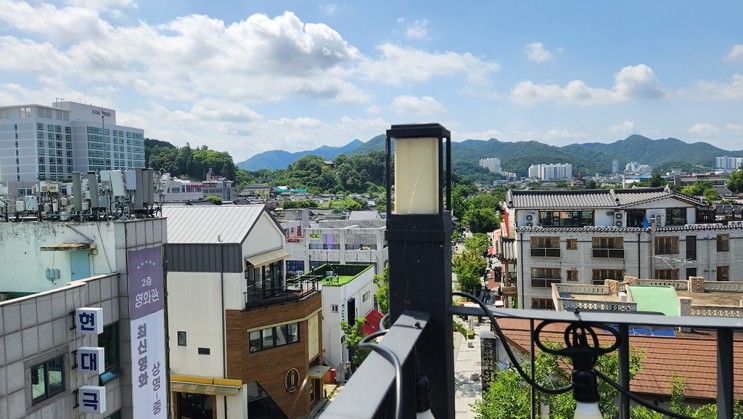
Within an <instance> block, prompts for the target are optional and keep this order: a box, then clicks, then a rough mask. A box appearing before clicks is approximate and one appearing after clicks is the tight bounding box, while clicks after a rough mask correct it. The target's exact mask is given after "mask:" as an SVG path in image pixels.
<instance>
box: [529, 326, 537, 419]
mask: <svg viewBox="0 0 743 419" xmlns="http://www.w3.org/2000/svg"><path fill="white" fill-rule="evenodd" d="M529 337H530V341H529V344H530V345H531V348H530V351H529V375H530V376H531V381H532V382H535V381H536V380H535V378H534V373H535V370H536V368H535V367H536V365H535V364H536V355H537V353H536V350H537V348H536V346H535V342H534V319H529ZM529 398H530V400H531V409H530V412H531V419H534V418H536V417H537V390H536V389H535V388H534V387H532V386H529Z"/></svg>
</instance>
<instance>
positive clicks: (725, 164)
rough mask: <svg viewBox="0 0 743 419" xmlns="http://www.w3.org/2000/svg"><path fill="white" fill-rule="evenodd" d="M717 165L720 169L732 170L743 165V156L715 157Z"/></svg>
mask: <svg viewBox="0 0 743 419" xmlns="http://www.w3.org/2000/svg"><path fill="white" fill-rule="evenodd" d="M715 166H716V168H718V169H720V170H725V171H730V172H732V171H734V170H738V169H739V168H740V167H741V166H743V157H729V156H724V157H715Z"/></svg>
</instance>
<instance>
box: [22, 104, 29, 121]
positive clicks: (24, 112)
mask: <svg viewBox="0 0 743 419" xmlns="http://www.w3.org/2000/svg"><path fill="white" fill-rule="evenodd" d="M20 113H21V118H23V119H27V118H30V117H31V107H30V106H21V108H20Z"/></svg>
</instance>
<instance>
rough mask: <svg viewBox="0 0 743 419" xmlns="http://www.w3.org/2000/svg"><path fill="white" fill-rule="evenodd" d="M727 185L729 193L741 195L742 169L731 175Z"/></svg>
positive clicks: (742, 183) (742, 187)
mask: <svg viewBox="0 0 743 419" xmlns="http://www.w3.org/2000/svg"><path fill="white" fill-rule="evenodd" d="M727 185H728V189H730V191H731V192H734V193H743V169H738V170H736V171H734V172H733V173H731V174H730V177H729V178H728V184H727Z"/></svg>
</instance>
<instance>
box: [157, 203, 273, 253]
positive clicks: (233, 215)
mask: <svg viewBox="0 0 743 419" xmlns="http://www.w3.org/2000/svg"><path fill="white" fill-rule="evenodd" d="M262 212H263V205H209V206H206V205H194V206H190V205H185V206H180V205H179V206H175V205H165V206H163V217H166V218H167V219H168V243H169V244H185V243H190V244H218V243H237V244H240V243H242V242H243V241H244V240H245V237H247V235H248V232H250V229H251V228H253V225H254V224H255V222H256V221H258V217H260V215H261V213H262Z"/></svg>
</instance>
